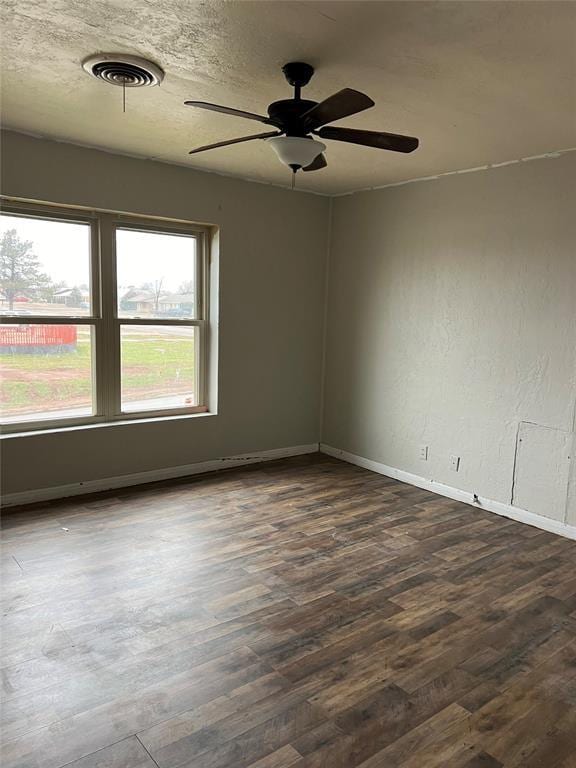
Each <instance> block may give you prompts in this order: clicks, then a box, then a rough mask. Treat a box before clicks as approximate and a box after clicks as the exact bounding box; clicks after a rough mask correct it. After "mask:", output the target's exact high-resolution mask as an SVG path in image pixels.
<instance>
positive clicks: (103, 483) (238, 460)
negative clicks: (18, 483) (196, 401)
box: [2, 443, 318, 507]
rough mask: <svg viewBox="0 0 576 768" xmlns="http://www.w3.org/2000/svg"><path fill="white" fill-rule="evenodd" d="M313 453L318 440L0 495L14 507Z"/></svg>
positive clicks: (7, 503)
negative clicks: (305, 443) (306, 443)
mask: <svg viewBox="0 0 576 768" xmlns="http://www.w3.org/2000/svg"><path fill="white" fill-rule="evenodd" d="M317 452H318V443H310V444H308V445H293V446H290V447H288V448H273V449H272V450H269V451H253V452H252V453H244V454H239V455H237V456H226V457H223V458H218V459H212V460H210V461H199V462H196V463H194V464H182V465H180V466H178V467H166V468H164V469H152V470H149V471H147V472H135V473H134V474H131V475H118V476H117V477H106V478H103V479H102V480H86V481H85V482H82V483H71V484H69V485H56V486H53V487H51V488H38V489H36V490H33V491H22V492H20V493H8V494H6V495H5V496H3V497H2V506H3V507H15V506H21V505H23V504H35V503H37V502H42V501H53V500H55V499H64V498H67V497H69V496H81V495H83V494H86V493H96V492H98V491H111V490H115V489H116V488H127V487H129V486H132V485H142V484H143V483H154V482H158V481H159V480H173V479H175V478H178V477H188V476H190V475H199V474H204V473H206V472H215V471H216V470H219V469H229V468H231V467H241V466H245V465H246V464H257V463H259V462H263V461H274V459H284V458H288V457H289V456H302V455H304V454H306V453H317Z"/></svg>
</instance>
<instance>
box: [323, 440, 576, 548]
mask: <svg viewBox="0 0 576 768" xmlns="http://www.w3.org/2000/svg"><path fill="white" fill-rule="evenodd" d="M320 453H325V454H326V455H327V456H332V457H334V458H336V459H341V460H342V461H346V462H348V463H349V464H355V465H356V466H358V467H362V468H363V469H368V470H370V471H371V472H377V473H378V474H379V475H386V477H391V478H393V479H394V480H399V481H400V482H402V483H408V484H409V485H415V486H416V487H418V488H424V489H426V490H427V491H431V492H432V493H437V494H438V495H439V496H446V497H447V498H449V499H454V500H455V501H462V502H464V504H469V505H470V506H473V507H477V508H478V509H482V510H484V511H487V512H494V513H495V514H497V515H501V516H502V517H508V518H510V519H511V520H516V521H517V522H519V523H526V524H527V525H532V526H533V527H535V528H540V529H541V530H543V531H547V532H548V533H555V534H557V535H559V536H564V537H565V538H567V539H574V540H576V527H574V526H571V525H567V524H566V523H562V522H560V521H558V520H553V519H552V518H548V517H542V516H541V515H535V514H534V513H533V512H527V511H526V510H524V509H520V508H519V507H514V506H512V505H511V504H503V503H502V502H500V501H494V500H493V499H486V498H484V497H483V496H475V495H474V494H473V493H469V492H467V491H462V490H460V489H459V488H453V487H452V486H450V485H444V484H443V483H438V482H436V481H435V480H428V479H427V478H425V477H420V476H419V475H413V474H412V473H411V472H405V471H404V470H402V469H396V468H395V467H389V466H387V465H386V464H381V463H380V462H379V461H373V460H372V459H365V458H364V457H363V456H357V455H356V454H354V453H348V451H343V450H341V449H340V448H333V447H332V446H330V445H326V444H324V443H320ZM475 499H477V501H475Z"/></svg>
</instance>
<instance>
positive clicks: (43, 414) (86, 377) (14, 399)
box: [0, 325, 93, 423]
mask: <svg viewBox="0 0 576 768" xmlns="http://www.w3.org/2000/svg"><path fill="white" fill-rule="evenodd" d="M92 413H93V408H92V333H91V327H90V326H87V325H0V416H1V419H2V422H4V423H14V422H23V421H41V420H44V419H65V418H74V417H76V416H89V415H91V414H92Z"/></svg>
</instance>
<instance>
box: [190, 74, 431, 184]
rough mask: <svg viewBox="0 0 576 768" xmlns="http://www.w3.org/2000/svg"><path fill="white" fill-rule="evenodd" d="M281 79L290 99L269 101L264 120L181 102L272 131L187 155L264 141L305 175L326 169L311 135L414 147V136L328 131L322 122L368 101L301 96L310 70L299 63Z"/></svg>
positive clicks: (342, 95)
mask: <svg viewBox="0 0 576 768" xmlns="http://www.w3.org/2000/svg"><path fill="white" fill-rule="evenodd" d="M282 71H283V72H284V76H285V78H286V80H287V81H288V82H289V84H290V85H291V86H293V87H294V97H293V98H292V99H283V100H282V101H274V102H273V103H272V104H270V106H269V107H268V116H267V117H265V116H264V115H256V114H254V113H253V112H243V111H242V110H240V109H233V108H232V107H223V106H220V105H219V104H209V103H208V102H206V101H185V102H184V103H185V104H186V105H187V106H189V107H197V108H199V109H208V110H211V111H212V112H223V113H224V114H226V115H233V116H235V117H244V118H246V119H248V120H256V121H257V122H259V123H264V124H265V125H269V126H271V127H273V128H275V129H276V130H273V131H267V132H265V133H256V134H252V135H251V136H242V137H241V138H239V139H230V140H228V141H219V142H217V143H216V144H206V145H205V146H203V147H197V148H196V149H193V150H191V151H190V152H189V154H190V155H195V154H196V153H198V152H205V151H206V150H208V149H217V148H218V147H227V146H229V145H231V144H240V143H241V142H244V141H253V140H254V139H267V140H268V142H269V143H270V145H271V146H272V149H274V150H275V152H276V154H277V155H278V158H279V159H280V160H281V162H283V163H284V165H287V166H288V167H289V168H291V169H292V171H293V172H294V173H296V171H298V170H300V169H302V170H304V171H319V170H320V169H322V168H326V166H327V162H326V158H325V157H324V154H323V153H324V150H325V149H326V145H325V144H323V143H322V142H321V141H317V140H316V139H314V138H313V136H319V137H320V138H321V139H331V140H332V141H346V142H349V143H350V144H361V145H363V146H366V147H375V148H376V149H387V150H391V151H392V152H413V151H414V150H415V149H416V148H417V147H418V139H416V138H414V137H413V136H401V135H399V134H397V133H384V132H382V131H364V130H357V129H355V128H340V127H335V126H334V127H330V126H329V125H327V123H332V122H333V121H334V120H341V119H342V118H344V117H348V116H349V115H355V114H356V113H358V112H363V111H364V110H365V109H369V108H370V107H373V106H374V102H373V101H372V99H371V98H369V97H368V96H366V95H365V94H364V93H360V91H355V90H353V89H352V88H344V89H343V90H341V91H338V93H335V94H333V95H332V96H329V97H328V98H327V99H324V101H321V102H320V103H318V102H316V101H309V100H307V99H302V98H301V97H300V92H301V89H302V88H303V87H304V86H305V85H307V84H308V83H309V82H310V78H311V77H312V75H313V74H314V67H312V66H311V65H310V64H305V63H303V62H299V61H296V62H291V63H289V64H285V65H284V66H283V67H282Z"/></svg>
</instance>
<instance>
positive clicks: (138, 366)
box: [120, 325, 198, 411]
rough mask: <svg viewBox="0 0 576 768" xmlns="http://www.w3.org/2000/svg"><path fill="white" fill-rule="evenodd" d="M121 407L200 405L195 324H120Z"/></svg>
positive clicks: (133, 408) (142, 409)
mask: <svg viewBox="0 0 576 768" xmlns="http://www.w3.org/2000/svg"><path fill="white" fill-rule="evenodd" d="M120 333H121V335H120V341H121V353H122V410H123V411H156V410H161V409H165V408H190V407H191V406H194V405H198V394H197V391H196V358H195V352H196V349H197V344H196V339H197V336H196V328H191V327H189V326H187V327H183V326H171V327H167V326H165V325H162V326H157V325H124V326H122V328H121V332H120Z"/></svg>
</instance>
